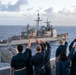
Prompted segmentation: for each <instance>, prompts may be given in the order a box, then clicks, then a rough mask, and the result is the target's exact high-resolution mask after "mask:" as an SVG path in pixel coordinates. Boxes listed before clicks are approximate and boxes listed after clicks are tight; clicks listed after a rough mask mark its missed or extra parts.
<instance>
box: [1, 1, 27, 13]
mask: <svg viewBox="0 0 76 75" xmlns="http://www.w3.org/2000/svg"><path fill="white" fill-rule="evenodd" d="M23 4H28V2H27V0H18V1H17V2H16V3H15V4H11V3H8V4H7V5H5V4H2V2H0V11H9V12H12V11H19V10H20V7H21V6H22V5H23Z"/></svg>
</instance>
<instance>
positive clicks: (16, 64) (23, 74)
mask: <svg viewBox="0 0 76 75" xmlns="http://www.w3.org/2000/svg"><path fill="white" fill-rule="evenodd" d="M32 37H33V34H31V35H30V37H29V42H28V46H27V48H26V51H25V52H24V53H22V51H23V46H22V45H18V46H17V50H18V54H17V55H15V56H13V57H12V60H11V67H10V75H27V69H26V62H27V59H28V58H29V54H30V47H31V38H32ZM14 69H15V72H14ZM13 72H14V74H13Z"/></svg>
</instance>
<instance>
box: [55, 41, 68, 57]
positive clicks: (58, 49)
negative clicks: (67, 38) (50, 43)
mask: <svg viewBox="0 0 76 75" xmlns="http://www.w3.org/2000/svg"><path fill="white" fill-rule="evenodd" d="M67 46H68V42H65V44H64V45H60V46H59V47H58V48H57V50H56V57H58V56H59V55H60V53H62V52H65V53H66V52H67Z"/></svg>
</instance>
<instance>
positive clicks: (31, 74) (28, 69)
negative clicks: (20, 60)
mask: <svg viewBox="0 0 76 75" xmlns="http://www.w3.org/2000/svg"><path fill="white" fill-rule="evenodd" d="M31 58H32V52H31V50H30V52H29V56H28V59H27V61H26V69H27V75H33V67H32V66H31V65H30V60H31Z"/></svg>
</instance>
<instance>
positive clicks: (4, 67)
mask: <svg viewBox="0 0 76 75" xmlns="http://www.w3.org/2000/svg"><path fill="white" fill-rule="evenodd" d="M37 16H38V17H37V20H35V21H36V23H37V26H36V28H31V27H30V25H29V24H28V25H27V26H26V28H25V29H24V30H23V31H22V32H21V35H20V36H13V37H11V38H9V40H1V41H0V47H2V46H8V48H7V49H6V50H0V75H10V73H9V72H10V62H11V58H12V57H13V56H14V55H16V54H17V51H16V50H15V49H14V48H13V47H12V46H11V45H17V44H26V43H28V37H29V35H30V34H31V33H33V34H34V37H33V39H32V40H31V42H32V43H35V40H34V38H38V39H42V40H44V41H56V40H59V39H64V36H63V34H60V35H58V33H57V31H56V29H55V28H53V27H52V25H50V22H49V21H48V19H47V21H46V22H45V23H46V24H47V25H46V26H39V22H40V21H42V20H41V19H40V15H39V13H38V14H37ZM50 63H51V68H52V69H51V70H52V75H55V63H54V59H50Z"/></svg>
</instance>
